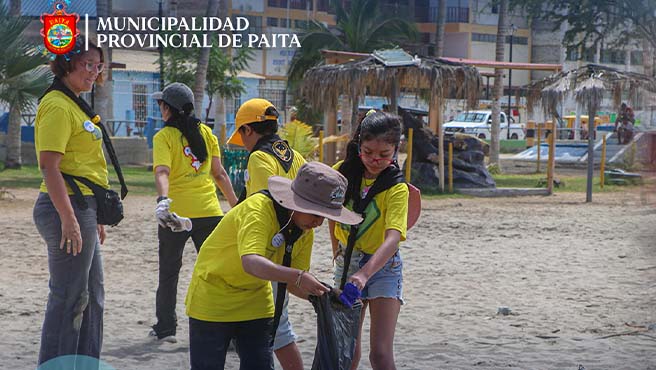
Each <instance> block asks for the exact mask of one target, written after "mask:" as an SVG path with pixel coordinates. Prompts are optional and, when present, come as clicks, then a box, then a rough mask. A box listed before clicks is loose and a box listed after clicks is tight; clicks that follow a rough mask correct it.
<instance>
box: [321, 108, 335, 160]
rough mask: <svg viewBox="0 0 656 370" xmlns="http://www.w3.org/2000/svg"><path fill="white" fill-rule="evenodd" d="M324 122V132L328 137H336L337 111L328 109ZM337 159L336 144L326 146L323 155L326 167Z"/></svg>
mask: <svg viewBox="0 0 656 370" xmlns="http://www.w3.org/2000/svg"><path fill="white" fill-rule="evenodd" d="M324 116H325V118H324V119H325V122H324V130H325V131H326V134H327V135H328V136H332V135H337V111H336V110H335V108H334V107H331V108H329V109H328V110H327V111H326V112H325V113H324ZM336 157H337V144H336V143H334V142H333V143H328V144H326V153H325V162H324V163H326V164H328V165H331V166H332V165H333V164H335V158H336Z"/></svg>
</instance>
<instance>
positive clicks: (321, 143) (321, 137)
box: [319, 130, 323, 163]
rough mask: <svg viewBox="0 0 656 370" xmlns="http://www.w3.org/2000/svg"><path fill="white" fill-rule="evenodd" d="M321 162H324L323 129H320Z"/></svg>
mask: <svg viewBox="0 0 656 370" xmlns="http://www.w3.org/2000/svg"><path fill="white" fill-rule="evenodd" d="M319 162H321V163H323V130H319Z"/></svg>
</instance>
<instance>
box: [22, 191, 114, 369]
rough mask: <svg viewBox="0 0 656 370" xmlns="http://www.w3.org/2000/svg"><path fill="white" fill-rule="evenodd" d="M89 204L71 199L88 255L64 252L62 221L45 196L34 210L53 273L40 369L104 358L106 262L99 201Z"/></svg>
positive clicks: (41, 197)
mask: <svg viewBox="0 0 656 370" xmlns="http://www.w3.org/2000/svg"><path fill="white" fill-rule="evenodd" d="M84 198H85V200H86V201H87V204H88V205H89V208H88V209H86V210H82V209H80V208H79V207H78V206H77V204H76V203H75V199H74V198H72V197H71V205H72V206H73V209H74V211H75V217H76V218H77V222H78V224H79V225H80V232H81V234H82V252H81V253H79V254H78V255H77V256H73V254H72V253H71V254H67V253H66V248H64V249H59V243H60V240H61V235H62V232H61V220H60V218H59V214H58V213H57V210H56V209H55V206H54V205H53V203H52V201H51V200H50V196H48V194H46V193H40V194H39V197H38V198H37V200H36V204H35V205H34V223H35V225H36V228H37V230H38V231H39V234H41V237H42V238H43V239H44V240H45V242H46V245H47V249H48V270H49V272H50V281H49V284H48V286H49V288H50V293H49V295H48V305H47V307H46V314H45V319H44V321H43V328H42V331H41V350H40V352H39V364H42V363H44V362H46V361H48V360H50V359H53V358H57V357H59V356H64V355H76V354H77V355H85V356H90V357H93V358H99V357H100V349H101V347H102V336H103V335H102V333H103V308H104V305H105V289H104V287H103V268H102V258H101V256H100V241H99V239H98V231H97V229H96V226H97V221H96V201H95V199H94V198H93V197H92V196H85V197H84Z"/></svg>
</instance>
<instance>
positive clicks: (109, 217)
mask: <svg viewBox="0 0 656 370" xmlns="http://www.w3.org/2000/svg"><path fill="white" fill-rule="evenodd" d="M62 176H64V179H65V180H66V182H67V183H68V185H70V187H71V189H73V192H74V193H75V200H76V202H77V204H78V206H79V207H80V208H81V209H87V208H88V207H89V205H88V204H87V202H86V201H85V200H84V197H83V196H82V191H80V187H79V186H78V185H77V183H76V182H75V181H74V180H77V181H79V182H81V183H83V184H84V185H86V186H88V187H89V189H91V191H93V196H94V198H96V203H98V209H97V210H96V214H97V216H98V224H99V225H109V226H116V225H118V223H119V222H121V220H122V219H123V202H121V197H120V196H119V195H118V193H117V192H115V191H114V190H112V189H105V188H103V187H102V186H100V185H97V184H95V183H94V182H92V181H90V180H89V179H86V178H84V177H79V176H73V175H68V174H65V173H62Z"/></svg>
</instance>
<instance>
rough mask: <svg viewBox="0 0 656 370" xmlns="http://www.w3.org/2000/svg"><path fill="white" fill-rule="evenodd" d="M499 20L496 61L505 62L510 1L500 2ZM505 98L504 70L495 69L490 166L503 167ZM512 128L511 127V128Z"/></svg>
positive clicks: (501, 0) (500, 0)
mask: <svg viewBox="0 0 656 370" xmlns="http://www.w3.org/2000/svg"><path fill="white" fill-rule="evenodd" d="M498 6H499V20H498V24H497V42H496V49H495V60H496V61H497V62H503V61H504V54H505V45H506V35H507V34H508V22H507V20H506V18H507V17H508V0H499V1H498ZM502 97H503V69H501V68H495V69H494V88H493V90H492V125H491V127H490V164H494V165H496V166H497V167H499V168H500V167H501V162H499V150H500V149H499V148H500V145H499V139H500V133H501V122H500V118H501V98H502ZM509 127H510V126H509Z"/></svg>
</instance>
